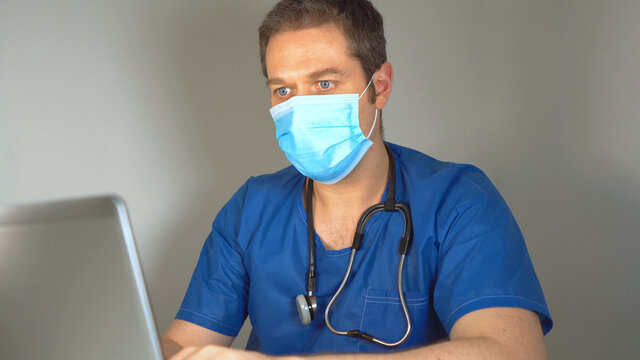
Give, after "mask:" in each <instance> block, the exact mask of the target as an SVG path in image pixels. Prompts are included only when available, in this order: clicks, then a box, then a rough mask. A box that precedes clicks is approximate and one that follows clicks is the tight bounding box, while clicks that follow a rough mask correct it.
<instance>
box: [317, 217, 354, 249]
mask: <svg viewBox="0 0 640 360" xmlns="http://www.w3.org/2000/svg"><path fill="white" fill-rule="evenodd" d="M359 219H360V216H357V215H346V214H342V215H338V216H319V217H318V218H316V219H315V221H314V225H315V230H316V233H317V234H318V236H319V237H320V240H321V241H322V244H323V245H324V247H325V248H326V249H327V250H339V249H344V248H347V247H350V246H351V244H352V243H353V235H354V234H355V232H356V227H357V225H358V220H359Z"/></svg>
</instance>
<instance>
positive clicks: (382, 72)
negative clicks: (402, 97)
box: [373, 61, 393, 109]
mask: <svg viewBox="0 0 640 360" xmlns="http://www.w3.org/2000/svg"><path fill="white" fill-rule="evenodd" d="M392 84H393V67H392V66H391V63H389V62H388V61H387V62H385V63H384V64H382V66H380V69H378V71H377V72H376V74H375V76H374V77H373V85H374V86H375V90H376V108H377V109H382V108H383V107H384V106H385V105H386V104H387V100H389V96H391V85H392Z"/></svg>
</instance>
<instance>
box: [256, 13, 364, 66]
mask: <svg viewBox="0 0 640 360" xmlns="http://www.w3.org/2000/svg"><path fill="white" fill-rule="evenodd" d="M265 60H266V65H267V78H274V77H278V78H292V77H297V76H304V75H306V74H310V73H312V72H314V71H318V70H320V69H323V68H336V69H342V70H344V71H345V72H352V71H358V70H359V71H361V67H360V62H359V61H358V60H357V59H356V58H355V57H353V56H352V55H351V52H350V47H349V43H348V42H347V39H346V38H345V36H344V35H343V34H342V31H341V30H340V29H338V28H337V27H336V26H335V25H325V26H319V27H313V28H308V29H300V30H289V31H283V32H280V33H277V34H275V35H274V36H272V37H271V39H270V40H269V44H268V45H267V49H266V57H265Z"/></svg>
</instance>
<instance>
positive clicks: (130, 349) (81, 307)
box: [0, 196, 162, 359]
mask: <svg viewBox="0 0 640 360" xmlns="http://www.w3.org/2000/svg"><path fill="white" fill-rule="evenodd" d="M0 359H162V352H161V349H160V344H159V339H158V333H157V330H156V325H155V322H154V319H153V315H152V312H151V306H150V303H149V298H148V296H147V292H146V288H145V284H144V279H143V276H142V269H141V267H140V262H139V260H138V255H137V251H136V247H135V243H134V238H133V233H132V231H131V226H130V224H129V218H128V215H127V210H126V208H125V205H124V202H123V201H122V200H121V199H120V198H118V197H116V196H104V197H95V198H86V199H77V200H65V201H56V202H48V203H39V204H27V205H12V206H3V205H0Z"/></svg>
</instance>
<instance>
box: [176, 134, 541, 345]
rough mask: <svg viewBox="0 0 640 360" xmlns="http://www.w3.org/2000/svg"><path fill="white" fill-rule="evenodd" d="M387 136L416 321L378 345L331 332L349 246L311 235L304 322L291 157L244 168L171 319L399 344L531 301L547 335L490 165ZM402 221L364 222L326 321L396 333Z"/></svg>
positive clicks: (304, 249)
mask: <svg viewBox="0 0 640 360" xmlns="http://www.w3.org/2000/svg"><path fill="white" fill-rule="evenodd" d="M389 145H390V146H391V149H392V151H393V154H394V156H395V158H396V174H397V175H396V176H397V179H396V198H397V201H402V202H405V203H408V204H409V206H410V208H411V213H412V216H413V231H414V239H413V245H412V247H411V249H410V250H409V253H408V255H407V258H406V260H405V264H404V270H403V279H404V280H403V281H404V292H405V298H406V302H407V305H408V308H409V312H410V314H411V319H412V325H413V330H412V332H411V335H410V336H409V338H408V339H407V340H406V341H405V342H404V343H403V344H402V345H400V346H398V347H395V348H387V347H384V346H382V345H378V344H374V343H371V342H368V341H366V340H363V339H360V338H350V337H346V336H338V335H335V334H333V333H332V332H331V331H329V329H328V328H327V326H326V325H325V321H324V311H325V309H326V306H327V303H328V302H329V300H330V298H331V297H332V296H333V294H334V293H335V291H336V290H337V288H338V286H339V284H340V282H341V280H342V277H343V276H344V271H345V270H346V267H347V263H348V260H349V253H350V250H351V249H350V248H347V249H342V250H326V249H325V248H324V246H323V244H322V242H321V241H320V238H319V237H318V236H317V234H316V257H317V260H316V262H317V273H318V276H317V288H316V295H317V299H318V312H317V315H316V318H315V320H313V321H312V322H311V324H310V325H306V326H305V325H302V323H301V322H300V320H299V317H298V313H297V310H296V306H295V297H296V296H297V295H298V294H302V293H305V287H306V284H305V279H306V277H305V274H306V272H307V267H308V245H307V244H308V240H307V216H306V212H305V209H304V205H303V202H302V189H303V185H304V180H305V178H304V177H303V176H302V175H301V174H300V173H299V172H298V171H297V170H296V169H295V168H293V167H288V168H286V169H283V170H281V171H279V172H276V173H274V174H269V175H263V176H258V177H254V178H250V179H249V180H248V181H247V182H246V183H245V184H244V185H243V186H242V187H241V188H240V189H239V190H238V192H236V193H235V194H234V195H233V197H232V198H231V199H230V200H229V202H228V203H227V204H226V205H225V206H224V207H223V208H222V210H221V211H220V213H218V216H217V217H216V219H215V221H214V222H213V230H212V232H211V234H210V235H209V237H208V238H207V240H206V241H205V244H204V247H203V248H202V252H201V254H200V258H199V260H198V264H197V266H196V268H195V271H194V273H193V277H192V278H191V282H190V284H189V288H188V290H187V293H186V295H185V298H184V301H183V302H182V305H181V307H180V310H179V311H178V313H177V315H176V319H182V320H185V321H189V322H192V323H195V324H198V325H200V326H203V327H205V328H208V329H211V330H213V331H216V332H219V333H221V334H225V335H228V336H236V335H237V334H238V331H239V330H240V327H241V326H242V324H243V322H244V320H245V318H246V316H247V315H249V317H250V320H251V324H252V326H253V330H252V332H251V336H250V338H249V342H248V344H247V349H251V350H257V351H260V352H264V353H268V354H302V353H317V352H382V351H392V350H402V349H408V348H412V347H415V346H419V345H426V344H429V343H431V342H433V341H435V340H440V339H446V338H447V336H448V334H449V332H450V331H451V328H452V327H453V324H454V323H455V322H456V321H457V320H458V319H459V318H460V317H462V316H463V315H465V314H467V313H469V312H471V311H474V310H478V309H482V308H488V307H497V306H501V307H520V308H525V309H530V310H533V311H535V312H537V313H538V315H539V317H540V321H541V324H542V328H543V331H544V333H545V334H546V333H547V332H548V331H549V330H550V329H551V327H552V320H551V316H550V314H549V310H548V308H547V305H546V303H545V299H544V295H543V293H542V289H541V287H540V284H539V282H538V279H537V277H536V274H535V272H534V269H533V266H532V264H531V260H530V258H529V254H528V252H527V248H526V246H525V243H524V239H523V237H522V234H521V232H520V230H519V228H518V225H517V224H516V221H515V219H514V218H513V215H512V214H511V212H510V210H509V208H508V207H507V204H506V203H505V201H504V200H503V199H502V197H501V196H500V194H499V193H498V191H497V190H496V188H495V187H494V186H493V185H492V184H491V181H490V180H489V179H488V178H487V176H486V175H485V174H484V173H483V172H482V171H480V170H479V169H477V168H476V167H473V166H470V165H461V164H454V163H447V162H441V161H438V160H435V159H433V158H431V157H429V156H427V155H424V154H422V153H419V152H417V151H415V150H411V149H408V148H404V147H401V146H398V145H393V144H389ZM385 198H386V191H385V194H384V195H383V196H382V199H385ZM403 226H404V222H403V218H402V215H401V214H399V213H377V214H376V215H374V216H373V217H372V218H371V220H370V221H369V222H368V223H367V225H366V227H365V237H364V241H363V244H362V247H361V249H360V250H359V251H357V253H356V256H355V261H354V264H353V269H352V271H351V278H350V280H349V281H348V283H347V285H346V287H345V289H344V290H343V292H342V294H341V295H340V297H339V298H338V300H337V302H336V303H335V304H334V305H333V307H332V309H331V323H332V325H333V326H334V328H336V329H338V330H351V329H360V330H361V331H364V332H367V333H369V334H372V335H373V336H376V337H378V338H380V339H382V340H385V341H388V342H394V341H397V340H398V339H399V338H401V337H402V335H403V334H404V332H405V330H406V320H405V317H404V315H403V312H402V307H401V305H400V300H399V297H398V291H397V286H398V285H397V271H398V270H397V269H398V264H399V261H400V256H399V255H398V251H397V250H398V244H399V241H400V237H401V235H402V229H403Z"/></svg>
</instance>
